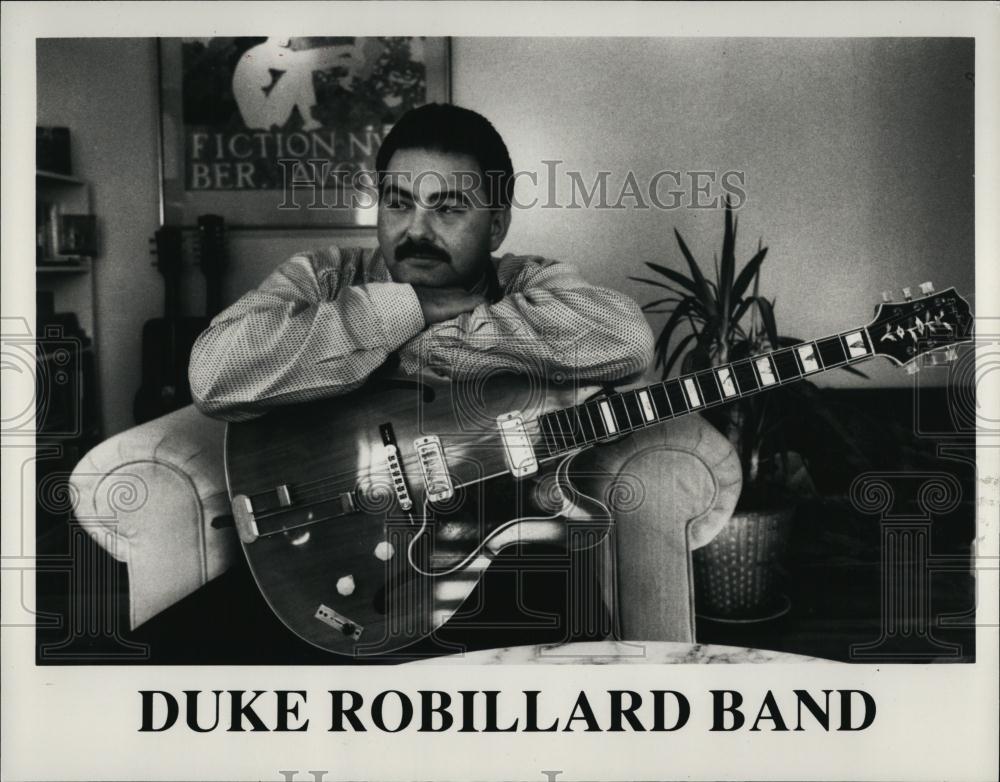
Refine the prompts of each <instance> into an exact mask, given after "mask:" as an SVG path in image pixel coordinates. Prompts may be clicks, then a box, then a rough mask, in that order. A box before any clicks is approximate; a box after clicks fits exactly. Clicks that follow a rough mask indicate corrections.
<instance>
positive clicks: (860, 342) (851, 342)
mask: <svg viewBox="0 0 1000 782" xmlns="http://www.w3.org/2000/svg"><path fill="white" fill-rule="evenodd" d="M844 343H845V344H846V345H847V351H848V353H849V355H850V357H851V358H857V357H858V356H867V355H868V348H866V347H865V338H864V337H863V336H861V332H860V331H852V332H851V333H850V334H848V335H847V336H845V337H844Z"/></svg>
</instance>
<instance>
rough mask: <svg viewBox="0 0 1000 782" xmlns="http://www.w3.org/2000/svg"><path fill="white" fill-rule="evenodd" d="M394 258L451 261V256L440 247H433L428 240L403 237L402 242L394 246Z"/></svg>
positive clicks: (400, 259)
mask: <svg viewBox="0 0 1000 782" xmlns="http://www.w3.org/2000/svg"><path fill="white" fill-rule="evenodd" d="M395 254H396V260H397V261H405V260H406V259H407V258H416V257H418V256H419V257H422V258H433V259H434V260H436V261H444V262H445V263H451V256H450V255H448V253H446V252H445V251H444V250H442V249H441V248H440V247H435V246H434V245H433V244H430V243H429V242H414V241H412V240H410V239H404V240H403V242H402V244H400V245H399V246H398V247H396V253H395Z"/></svg>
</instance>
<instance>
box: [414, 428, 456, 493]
mask: <svg viewBox="0 0 1000 782" xmlns="http://www.w3.org/2000/svg"><path fill="white" fill-rule="evenodd" d="M413 447H414V448H415V449H416V451H417V457H418V458H419V460H420V471H421V472H422V473H423V475H424V492H425V493H426V494H427V499H428V500H429V501H430V502H442V501H444V500H450V499H451V498H452V497H454V496H455V487H454V485H453V484H452V482H451V475H449V474H448V464H447V462H445V459H444V448H442V447H441V439H440V438H439V437H436V436H435V435H430V436H429V437H419V438H417V439H416V440H414V441H413Z"/></svg>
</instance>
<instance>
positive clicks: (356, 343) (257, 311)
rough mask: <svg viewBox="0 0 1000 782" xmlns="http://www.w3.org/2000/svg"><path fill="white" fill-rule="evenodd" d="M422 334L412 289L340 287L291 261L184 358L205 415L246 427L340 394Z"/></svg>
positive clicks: (309, 264)
mask: <svg viewBox="0 0 1000 782" xmlns="http://www.w3.org/2000/svg"><path fill="white" fill-rule="evenodd" d="M423 327H424V318H423V313H422V311H421V308H420V302H419V300H418V299H417V296H416V293H415V292H414V290H413V288H412V287H411V286H410V285H405V284H399V283H393V282H370V283H367V284H363V285H354V286H349V285H343V286H341V287H340V289H339V290H337V285H336V280H335V278H334V279H333V280H331V279H330V278H329V277H324V278H322V279H321V278H320V277H318V276H317V272H316V269H315V268H314V265H313V261H312V260H311V259H310V258H308V257H306V256H297V257H295V258H293V259H291V260H290V261H288V262H287V263H285V264H283V265H282V266H281V267H280V268H279V269H278V270H277V271H275V272H274V273H273V274H272V275H271V276H270V277H269V278H268V279H267V280H265V281H264V283H263V284H262V285H261V286H260V287H259V288H258V289H257V290H255V291H253V292H252V293H250V294H247V295H246V296H244V297H243V298H241V299H240V300H239V301H238V302H236V303H235V304H233V305H232V306H231V307H229V308H228V309H226V310H225V311H223V312H222V313H220V314H219V315H218V317H216V318H215V319H214V320H213V321H212V324H211V326H210V327H209V328H208V329H207V330H206V331H205V332H204V333H203V334H202V335H201V336H200V337H199V338H198V341H197V342H196V343H195V346H194V349H193V350H192V354H191V363H190V370H189V379H190V382H191V395H192V397H193V399H194V402H195V404H196V405H197V406H198V408H199V409H200V410H201V411H202V412H204V413H206V414H207V415H211V416H214V417H216V418H223V419H226V420H233V421H235V420H245V419H248V418H253V417H255V416H258V415H261V414H263V413H264V412H265V411H266V410H267V409H269V408H271V407H274V406H275V405H280V404H286V403H290V402H304V401H308V400H312V399H318V398H321V397H328V396H335V395H338V394H343V393H347V392H348V391H351V390H353V389H355V388H357V387H358V386H360V385H361V384H363V383H364V381H365V380H366V379H367V377H368V376H369V375H370V374H371V373H372V372H374V371H375V370H376V369H378V367H379V366H381V365H382V363H383V362H384V361H385V359H386V357H387V356H388V355H389V353H391V352H392V351H394V350H396V349H397V348H398V347H399V346H400V345H402V344H403V343H405V342H406V341H408V340H409V339H411V338H413V337H414V336H415V335H416V334H417V333H419V332H420V330H421V329H422V328H423Z"/></svg>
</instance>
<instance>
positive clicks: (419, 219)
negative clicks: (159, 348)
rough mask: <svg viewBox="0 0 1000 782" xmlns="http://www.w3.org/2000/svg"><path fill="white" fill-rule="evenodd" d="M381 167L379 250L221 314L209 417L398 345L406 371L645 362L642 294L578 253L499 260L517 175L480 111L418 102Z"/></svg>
mask: <svg viewBox="0 0 1000 782" xmlns="http://www.w3.org/2000/svg"><path fill="white" fill-rule="evenodd" d="M376 168H377V172H378V176H379V181H378V185H379V206H378V244H379V246H378V248H377V249H360V248H342V247H336V246H330V247H326V248H323V249H319V250H315V251H312V252H307V253H302V254H300V255H296V256H295V257H293V258H291V259H290V260H289V261H287V262H286V263H285V264H283V265H282V266H280V267H279V268H278V269H277V270H276V271H275V272H274V273H273V274H271V276H270V277H268V278H267V279H266V280H265V281H264V282H263V283H262V284H261V285H260V286H259V287H258V288H257V289H256V290H254V291H251V292H250V293H248V294H246V295H245V296H243V298H241V299H240V300H239V301H237V302H236V303H235V304H233V305H232V306H231V307H229V308H228V309H226V310H225V311H224V312H222V313H220V314H219V315H218V317H216V318H215V320H214V321H213V322H212V325H211V327H210V328H209V329H208V330H207V331H205V333H204V334H202V335H201V337H200V338H199V339H198V342H197V344H196V345H195V347H194V350H193V351H192V356H191V364H190V379H191V392H192V395H193V396H194V400H195V404H197V405H198V407H199V408H200V409H201V410H202V411H203V412H204V413H206V414H208V415H211V416H214V417H218V418H223V419H226V420H231V421H236V420H245V419H247V418H252V417H254V416H257V415H261V414H263V413H264V412H265V411H266V410H267V409H268V408H270V407H273V406H275V405H282V404H289V403H293V402H303V401H306V400H310V399H317V398H321V397H328V396H335V395H338V394H343V393H346V392H348V391H351V390H353V389H355V388H357V387H359V386H360V385H362V384H363V383H364V382H365V380H366V379H367V378H368V376H369V375H371V373H372V372H374V371H375V370H376V369H378V368H379V367H381V366H382V365H383V364H384V363H385V361H386V359H387V358H389V357H390V355H393V354H397V355H398V361H399V368H400V369H401V370H402V371H403V372H411V373H412V372H416V371H418V370H419V369H421V368H423V367H426V365H427V363H428V361H430V362H432V363H433V366H434V367H435V369H436V370H437V371H440V372H442V373H446V374H451V376H452V377H453V378H454V379H461V376H460V375H455V374H454V373H455V372H458V373H463V374H468V373H472V374H476V373H479V372H482V371H484V370H488V369H496V368H501V369H502V368H510V369H523V368H524V366H525V362H528V366H543V367H545V368H546V370H547V371H550V372H567V373H572V374H573V376H576V377H579V378H580V379H581V380H594V381H612V380H618V379H621V378H624V377H626V376H629V375H632V374H635V373H638V372H641V371H642V370H644V369H645V367H646V365H647V364H648V363H649V361H650V359H651V356H652V344H653V340H652V333H651V332H650V330H649V326H648V325H647V323H646V320H645V318H644V317H643V315H642V313H641V312H640V310H639V308H638V307H637V306H636V304H635V303H634V302H633V301H632V300H631V299H629V298H628V297H626V296H624V295H623V294H621V293H618V292H617V291H613V290H609V289H607V288H600V287H596V286H593V285H590V284H588V283H587V282H586V281H585V280H584V279H583V278H582V277H581V276H580V275H579V273H578V272H577V271H576V269H574V268H573V267H572V266H571V265H569V264H565V263H555V262H553V261H550V260H545V259H542V258H537V257H530V256H515V255H504V256H502V257H500V258H497V259H494V258H492V257H491V253H493V252H494V251H496V250H497V249H498V248H499V247H500V245H501V243H502V242H503V240H504V238H505V237H506V235H507V229H508V228H509V226H510V221H511V198H512V193H513V186H514V181H513V167H512V165H511V162H510V156H509V154H508V152H507V148H506V146H505V145H504V142H503V140H502V139H501V137H500V135H499V134H498V133H497V131H496V130H495V129H494V128H493V126H492V124H490V122H489V121H488V120H486V119H485V118H484V117H482V116H480V115H479V114H476V113H475V112H472V111H469V110H467V109H462V108H459V107H457V106H452V105H439V104H431V105H427V106H423V107H421V108H418V109H415V110H413V111H411V112H409V113H408V114H406V115H404V116H403V117H402V118H401V119H400V120H399V122H397V123H396V125H395V126H394V127H393V129H392V131H391V132H390V133H389V134H388V135H387V136H386V138H385V141H384V142H383V144H382V146H381V148H380V149H379V152H378V156H377V158H376ZM421 357H422V358H421ZM512 362H514V363H516V364H517V366H510V365H511V363H512Z"/></svg>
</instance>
